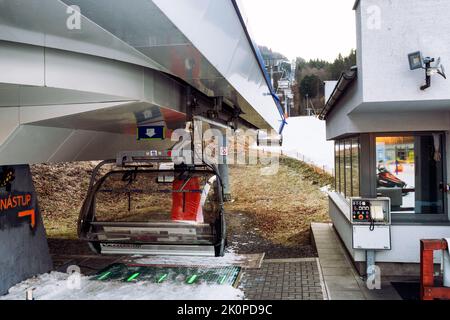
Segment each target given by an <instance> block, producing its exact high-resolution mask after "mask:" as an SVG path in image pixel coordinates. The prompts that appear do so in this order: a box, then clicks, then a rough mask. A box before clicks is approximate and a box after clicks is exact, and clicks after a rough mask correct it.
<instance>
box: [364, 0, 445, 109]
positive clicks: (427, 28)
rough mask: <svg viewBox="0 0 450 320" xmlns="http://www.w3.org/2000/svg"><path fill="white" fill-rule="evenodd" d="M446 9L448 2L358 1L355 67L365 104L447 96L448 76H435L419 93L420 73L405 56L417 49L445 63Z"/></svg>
mask: <svg viewBox="0 0 450 320" xmlns="http://www.w3.org/2000/svg"><path fill="white" fill-rule="evenodd" d="M449 12H450V1H448V0H426V1H424V0H395V1H388V0H361V1H360V4H359V7H358V9H357V11H356V14H357V21H358V22H359V23H358V28H359V30H358V53H359V54H360V55H359V58H360V61H358V67H359V76H362V79H361V80H362V84H363V101H364V102H376V101H414V100H439V99H444V100H447V99H450V80H445V79H443V78H442V77H440V76H439V75H436V76H433V77H432V86H431V88H429V89H427V90H426V91H421V90H420V89H419V87H420V86H421V85H423V84H424V83H425V75H424V71H423V70H415V71H411V70H409V63H408V56H407V55H408V54H409V53H411V52H415V51H421V52H422V54H423V55H424V56H430V57H434V58H438V57H441V59H442V63H443V64H444V65H445V66H448V67H450V45H449V43H450V19H449V18H448V13H449ZM359 24H360V25H359Z"/></svg>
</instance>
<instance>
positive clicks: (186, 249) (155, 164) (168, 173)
mask: <svg viewBox="0 0 450 320" xmlns="http://www.w3.org/2000/svg"><path fill="white" fill-rule="evenodd" d="M108 166H109V167H110V168H109V169H107V167H108ZM78 235H79V238H80V239H82V240H85V241H87V242H88V243H89V246H90V247H91V249H92V250H93V251H95V252H96V253H98V254H125V255H126V254H130V255H193V256H223V254H224V249H225V239H226V229H225V218H224V209H223V193H222V185H221V180H220V176H219V175H218V173H217V170H216V169H215V168H214V167H212V166H209V165H207V164H204V165H184V164H183V165H178V166H175V165H174V164H173V162H172V159H171V157H168V156H167V155H166V156H161V155H160V154H152V153H149V152H134V153H121V154H119V155H118V157H117V159H115V160H106V161H103V162H101V163H99V164H98V165H97V167H96V168H95V169H94V170H93V172H92V176H91V180H90V184H89V188H88V192H87V196H86V199H85V201H84V203H83V206H82V208H81V212H80V216H79V220H78Z"/></svg>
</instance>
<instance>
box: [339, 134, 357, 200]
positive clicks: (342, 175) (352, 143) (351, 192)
mask: <svg viewBox="0 0 450 320" xmlns="http://www.w3.org/2000/svg"><path fill="white" fill-rule="evenodd" d="M359 152H360V148H359V138H350V139H343V140H338V141H336V142H335V188H336V191H337V192H339V193H341V194H342V195H343V196H344V197H347V198H349V197H357V196H359V166H360V163H359V159H360V156H359Z"/></svg>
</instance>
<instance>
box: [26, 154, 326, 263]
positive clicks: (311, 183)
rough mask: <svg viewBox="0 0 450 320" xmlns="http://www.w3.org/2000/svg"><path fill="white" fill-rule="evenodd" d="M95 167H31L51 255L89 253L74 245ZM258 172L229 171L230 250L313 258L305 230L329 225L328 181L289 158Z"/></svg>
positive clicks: (91, 164) (253, 168) (256, 169)
mask: <svg viewBox="0 0 450 320" xmlns="http://www.w3.org/2000/svg"><path fill="white" fill-rule="evenodd" d="M95 165H96V163H95V162H79V163H62V164H56V165H45V164H41V165H34V166H32V172H33V180H34V182H35V186H36V191H37V193H38V196H39V205H40V208H41V211H42V214H43V218H44V223H45V227H46V230H47V233H48V235H49V238H51V240H50V247H51V251H52V252H59V251H61V248H64V249H63V251H65V252H67V250H72V249H70V248H74V249H73V250H82V252H83V253H87V252H88V251H87V250H86V249H87V248H86V246H84V245H83V246H80V243H79V242H78V241H75V242H74V241H73V240H75V239H76V238H77V235H76V222H77V219H78V215H79V210H80V208H81V205H82V202H83V200H84V197H85V194H86V190H87V187H88V184H89V177H90V175H91V173H92V170H93V168H94V167H95ZM262 168H263V167H262V166H260V165H257V166H231V167H230V181H231V188H232V193H233V202H231V203H227V204H226V206H225V209H226V213H227V216H226V221H227V227H228V244H229V246H230V248H231V249H232V250H234V251H236V252H238V253H262V252H265V253H266V257H268V258H292V257H311V256H314V255H315V252H314V250H313V248H312V246H311V243H310V230H309V226H310V223H311V222H312V221H315V222H322V221H328V215H327V197H326V195H325V194H324V193H323V192H322V191H320V188H321V187H323V186H326V185H330V184H332V177H330V176H328V175H325V174H321V173H317V172H315V171H314V169H313V168H311V167H310V166H307V165H305V164H303V163H301V162H298V161H296V160H291V159H288V158H281V160H280V165H279V170H278V173H277V174H276V175H267V176H265V175H261V169H262ZM61 239H65V240H66V241H62V240H61ZM76 248H78V249H76Z"/></svg>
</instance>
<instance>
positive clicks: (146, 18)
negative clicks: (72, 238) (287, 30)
mask: <svg viewBox="0 0 450 320" xmlns="http://www.w3.org/2000/svg"><path fill="white" fill-rule="evenodd" d="M175 3H176V4H175ZM241 8H242V6H241V4H240V1H239V0H178V1H175V0H172V1H167V0H134V1H132V2H131V3H130V2H129V1H128V2H127V1H110V0H95V1H93V0H70V1H68V0H40V1H29V0H4V1H0V70H1V72H0V243H1V245H0V295H3V294H5V293H6V292H7V291H8V289H9V288H11V287H12V286H14V285H16V284H18V283H20V282H21V281H23V280H25V279H28V278H30V277H32V276H34V275H38V274H43V273H47V272H49V271H50V270H52V259H51V256H50V254H49V247H48V241H47V237H46V233H45V228H44V225H43V220H42V216H41V214H40V211H39V199H38V198H37V194H36V191H35V189H34V185H33V180H32V177H31V171H30V165H31V164H40V163H59V162H74V161H101V162H100V163H99V165H98V167H97V168H96V169H95V170H94V171H93V172H92V178H91V181H90V185H89V187H88V188H87V195H86V199H85V201H84V204H83V206H82V209H81V213H80V217H79V220H78V236H79V238H80V239H81V240H83V241H86V242H87V243H89V246H90V248H91V249H92V250H93V251H95V252H96V253H97V254H102V255H112V254H120V255H127V254H128V255H176V256H189V255H190V256H201V257H212V258H215V257H219V256H223V254H224V248H225V245H226V223H225V217H224V206H223V202H224V201H226V200H227V198H228V197H229V196H230V190H229V184H228V166H227V160H226V157H227V150H228V149H227V139H226V138H220V137H223V136H224V135H223V133H225V132H227V131H228V130H230V129H234V130H236V129H240V130H242V131H249V132H250V131H251V132H253V131H255V132H257V130H259V129H266V130H274V131H276V133H277V135H276V143H280V144H282V141H283V136H282V133H283V129H284V127H285V125H286V123H287V122H289V121H287V120H286V118H285V117H287V114H289V112H286V111H287V110H288V109H287V108H288V104H287V103H285V106H284V107H283V106H282V105H281V103H280V99H279V97H278V96H277V94H276V92H275V91H274V89H273V87H272V84H271V79H270V78H269V77H268V74H267V71H266V69H265V66H264V61H263V59H262V57H261V54H260V52H259V49H258V46H257V45H256V44H255V43H254V42H253V41H252V38H251V35H250V33H249V31H248V28H247V20H246V17H245V16H244V14H243V11H242V10H241ZM354 11H355V14H356V26H357V28H356V30H357V65H356V66H355V67H353V68H352V69H351V70H348V71H347V72H344V73H343V74H342V75H341V77H340V78H339V79H338V81H337V82H327V85H328V87H327V88H326V90H325V91H326V92H327V97H328V100H327V102H326V105H325V107H324V109H323V110H322V112H321V113H320V116H319V117H320V118H321V119H322V120H324V121H325V122H326V135H327V139H328V140H332V141H334V142H335V185H334V186H332V189H333V190H332V191H330V192H329V215H330V220H331V221H332V225H333V228H332V230H333V232H335V233H336V234H337V236H338V238H340V241H341V242H340V244H342V245H343V247H344V248H345V251H346V253H347V254H348V256H349V257H350V258H351V260H352V262H353V264H354V266H355V267H356V270H357V271H358V273H359V274H360V275H362V276H366V275H368V276H371V275H373V274H375V273H376V272H378V271H381V274H382V275H383V276H390V275H392V276H398V275H402V276H403V275H414V276H418V275H419V274H421V275H422V297H423V298H433V297H441V298H442V297H447V298H448V297H449V294H448V290H449V289H448V288H447V289H446V290H447V291H444V290H443V288H437V289H436V288H433V266H434V265H433V262H434V263H435V264H439V263H441V260H442V261H444V263H443V270H444V285H445V286H447V287H450V256H449V254H448V250H447V249H448V247H449V246H448V244H447V242H446V241H445V240H444V239H445V238H450V222H449V220H450V201H449V200H450V199H449V191H450V185H449V180H450V167H449V166H450V155H449V153H448V150H450V136H449V132H450V81H448V80H446V74H445V67H444V65H449V66H450V46H449V43H450V32H448V31H449V30H450V21H449V19H448V12H449V11H450V2H448V1H439V0H429V1H422V0H410V1H376V0H359V1H356V3H355V6H354ZM402 17H407V18H402ZM442 31H445V32H442ZM330 85H331V87H330ZM314 120H317V119H314ZM317 121H318V120H317ZM298 123H301V122H298ZM322 124H323V123H322ZM287 125H289V124H287ZM207 129H213V130H215V132H218V133H222V135H220V134H218V135H217V136H216V139H218V140H219V141H215V142H217V143H218V145H219V146H220V149H218V150H220V152H218V154H219V158H221V159H222V160H223V161H221V162H218V163H216V164H211V163H208V162H206V161H205V160H204V159H203V152H204V149H206V147H207V146H205V144H204V143H203V142H204V140H201V143H200V149H198V145H197V144H196V140H195V137H196V136H197V135H200V136H201V137H202V138H203V134H204V133H205V131H206V130H207ZM180 132H181V133H180ZM186 135H187V137H188V138H189V140H184V138H186ZM257 136H258V137H259V135H257ZM192 137H194V139H193V140H191V139H190V138H192ZM217 137H219V138H217ZM266 138H267V140H270V138H271V137H269V136H266ZM300 138H301V137H298V139H300ZM211 139H212V140H214V139H213V138H211ZM295 139H297V137H295ZM186 141H187V142H186ZM258 143H259V141H258ZM180 148H187V149H188V151H189V152H188V153H187V155H186V154H185V153H179V150H180ZM197 151H199V153H200V154H201V156H200V155H199V154H198V153H197ZM317 153H319V152H317ZM175 158H176V159H178V160H179V161H175V160H174V159H175ZM180 159H181V160H180ZM191 160H192V161H191ZM142 193H152V194H157V196H156V198H154V199H153V198H152V200H151V206H152V210H150V211H151V212H150V211H149V212H143V211H142V210H141V211H133V210H134V208H135V207H136V206H134V204H133V202H135V201H136V198H135V197H133V196H132V195H131V194H142ZM70 196H71V195H70V194H67V197H70ZM119 197H120V199H121V200H120V201H121V202H119V200H117V201H116V200H115V199H119ZM280 200H281V201H282V199H280ZM102 202H103V203H105V204H108V203H114V204H115V206H116V207H118V206H119V205H121V206H122V205H123V208H124V209H123V212H121V213H114V216H113V217H109V216H108V214H111V211H113V210H105V209H104V207H103V209H102V208H101V207H100V206H99V204H100V203H102ZM80 205H81V204H80ZM142 205H146V204H145V203H144V204H142ZM153 207H154V208H153ZM136 210H137V209H136ZM333 236H335V234H334V233H333ZM434 239H438V240H434ZM319 242H320V241H317V243H319ZM434 250H436V252H435V254H434V256H433V251H434ZM330 254H333V253H330ZM433 257H434V258H433ZM319 258H321V257H320V253H319ZM346 259H347V258H346ZM329 260H330V259H329ZM346 261H347V260H346ZM377 267H379V269H378V268H377ZM227 270H228V271H226V272H228V273H230V274H233V277H234V278H233V279H235V278H236V277H237V276H236V274H235V269H227ZM128 271H129V270H128V269H126V270H125V271H123V270H115V271H114V270H113V271H108V272H109V273H114V272H115V273H116V274H122V273H126V272H128ZM153 271H154V270H153ZM153 271H152V272H153ZM352 272H353V271H352ZM109 273H108V274H109ZM155 274H156V273H155ZM205 274H206V273H205ZM152 276H154V275H152ZM208 276H211V275H210V274H209V275H208ZM213 276H214V277H213V278H214V279H216V280H217V279H219V280H217V281H222V280H223V282H226V281H225V278H222V276H221V275H220V274H219V275H216V274H214V275H213ZM235 276H236V277H235ZM133 277H137V274H132V275H131V276H130V278H129V279H134V278H133ZM163 277H164V276H162V277H161V279H163ZM211 277H212V276H211ZM220 279H222V280H220ZM191 280H192V281H194V280H195V278H192V279H191ZM216 280H214V281H216ZM227 281H228V280H227ZM230 281H231V280H230ZM233 281H234V280H233Z"/></svg>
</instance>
